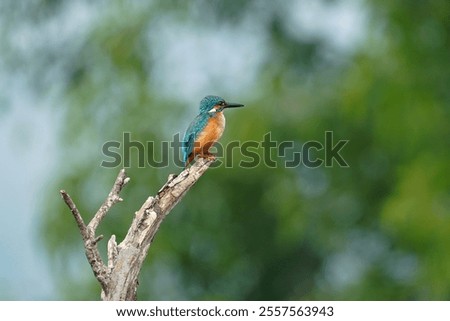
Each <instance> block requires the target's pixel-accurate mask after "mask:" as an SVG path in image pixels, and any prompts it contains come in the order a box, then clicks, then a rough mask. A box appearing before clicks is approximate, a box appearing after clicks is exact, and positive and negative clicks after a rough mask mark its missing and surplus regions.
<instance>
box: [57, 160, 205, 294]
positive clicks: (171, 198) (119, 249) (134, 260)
mask: <svg viewBox="0 0 450 321" xmlns="http://www.w3.org/2000/svg"><path fill="white" fill-rule="evenodd" d="M212 162H213V160H211V159H203V158H200V159H199V160H197V162H196V163H195V164H194V165H192V166H191V167H190V168H188V169H185V170H184V171H183V172H181V173H180V175H178V176H176V175H170V176H169V179H168V181H167V182H166V183H165V184H164V186H163V187H162V188H161V189H160V190H159V191H158V193H157V195H155V196H150V197H148V198H147V200H146V201H145V202H144V204H143V205H142V206H141V208H140V209H139V210H138V211H137V212H136V213H135V215H134V218H133V221H132V223H131V226H130V228H129V230H128V233H127V235H126V236H125V238H124V240H123V241H122V242H121V243H120V244H119V245H117V243H116V237H115V235H112V236H111V238H110V240H109V241H108V263H107V264H105V263H104V262H103V260H102V258H101V256H100V252H99V250H98V246H97V245H98V241H99V240H101V239H102V238H103V236H102V235H100V236H95V232H96V230H97V227H98V226H99V224H100V223H101V221H102V220H103V218H104V217H105V216H106V214H107V213H108V211H109V210H110V209H111V207H112V206H113V205H114V204H116V203H118V202H120V201H122V199H121V198H120V197H119V193H120V192H121V190H122V189H123V187H124V186H125V185H126V184H127V183H128V182H129V180H130V178H129V177H127V176H126V173H125V170H124V169H122V170H121V171H120V172H119V175H118V176H117V178H116V181H115V182H114V185H113V187H112V189H111V191H110V193H109V194H108V197H107V198H106V200H105V201H104V202H103V204H102V206H101V207H100V208H99V210H98V211H97V213H96V214H95V215H94V217H93V218H92V220H91V221H90V222H89V224H88V225H86V224H85V223H84V221H83V218H82V217H81V214H80V212H79V211H78V209H77V207H76V205H75V203H74V202H73V200H72V198H71V197H70V196H69V194H67V193H66V192H65V191H64V190H61V191H60V193H61V196H62V198H63V200H64V202H65V203H66V204H67V206H68V207H69V209H70V211H71V212H72V215H73V216H74V218H75V221H76V223H77V225H78V229H79V230H80V233H81V237H82V238H83V241H84V248H85V251H86V257H87V259H88V261H89V264H90V265H91V268H92V271H93V272H94V275H95V277H96V278H97V280H98V281H99V283H100V285H101V287H102V295H101V297H102V299H103V300H136V291H137V285H138V282H137V281H138V276H139V272H140V270H141V268H142V264H143V262H144V259H145V257H146V256H147V253H148V250H149V248H150V245H151V243H152V241H153V238H154V236H155V234H156V232H157V231H158V229H159V226H160V224H161V222H162V221H163V220H164V218H165V217H166V216H167V214H169V212H170V211H171V210H172V209H173V208H174V207H175V206H176V205H177V204H178V202H179V201H180V200H181V199H182V198H183V196H184V195H185V194H186V193H187V192H188V191H189V189H190V188H191V187H192V185H194V184H195V182H197V181H198V179H199V178H200V177H201V176H202V175H203V174H204V173H205V172H206V170H207V169H208V168H209V166H210V165H211V164H212Z"/></svg>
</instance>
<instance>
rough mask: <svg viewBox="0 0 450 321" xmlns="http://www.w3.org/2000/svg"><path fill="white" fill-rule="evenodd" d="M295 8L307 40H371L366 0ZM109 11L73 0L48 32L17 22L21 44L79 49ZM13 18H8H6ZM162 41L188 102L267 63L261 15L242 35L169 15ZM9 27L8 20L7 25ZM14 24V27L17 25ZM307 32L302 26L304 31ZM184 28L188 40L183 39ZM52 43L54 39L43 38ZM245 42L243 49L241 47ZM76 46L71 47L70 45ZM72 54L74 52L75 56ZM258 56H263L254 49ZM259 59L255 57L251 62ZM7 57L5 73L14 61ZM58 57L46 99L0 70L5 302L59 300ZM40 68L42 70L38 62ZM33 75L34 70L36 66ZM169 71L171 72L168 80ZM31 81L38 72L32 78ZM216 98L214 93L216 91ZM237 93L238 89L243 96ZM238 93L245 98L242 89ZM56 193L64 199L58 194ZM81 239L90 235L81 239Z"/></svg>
mask: <svg viewBox="0 0 450 321" xmlns="http://www.w3.org/2000/svg"><path fill="white" fill-rule="evenodd" d="M292 3H293V10H291V11H290V13H289V15H288V16H287V21H288V23H289V28H290V29H291V30H292V32H293V33H296V35H298V36H299V37H308V36H311V35H313V34H314V35H321V36H322V37H324V38H325V39H326V40H327V41H328V43H330V46H333V47H334V48H335V49H337V50H342V51H347V50H349V48H354V47H355V46H357V45H358V43H359V42H361V40H362V38H363V36H364V28H363V26H364V20H365V18H366V14H365V13H364V10H363V7H362V5H361V2H360V1H357V0H345V1H341V2H337V3H335V4H333V5H331V6H330V7H324V6H322V5H320V4H319V2H317V1H292ZM97 10H99V7H95V6H93V7H92V5H90V4H87V3H86V2H84V1H72V2H70V5H67V6H66V9H65V10H63V11H62V12H61V13H60V15H59V16H57V17H55V18H54V19H49V21H48V22H46V24H45V25H44V26H41V29H40V30H39V29H36V30H35V29H34V28H33V26H32V25H30V24H29V23H28V22H27V21H25V20H24V21H19V22H17V28H14V32H15V34H14V35H12V34H11V35H9V36H11V39H14V40H13V41H12V43H11V45H13V46H15V49H16V50H18V52H20V53H22V54H23V55H24V57H23V59H25V60H26V61H27V62H28V63H31V65H30V66H33V64H32V63H33V62H34V60H35V56H34V54H35V52H36V51H37V52H39V50H42V47H40V46H42V43H45V44H46V45H48V46H63V47H64V46H65V44H67V43H70V45H71V46H72V49H73V48H75V47H76V46H78V45H79V44H80V43H81V40H82V39H83V37H85V35H86V34H87V33H88V32H89V30H90V28H91V27H92V26H93V25H92V24H93V22H94V21H95V19H93V18H94V17H95V15H98V14H99V12H97ZM2 18H5V17H4V16H3V17H2V15H1V14H0V22H1V19H2ZM159 23H161V24H162V26H161V32H160V33H159V35H158V37H156V36H155V35H153V34H151V33H149V36H148V41H149V43H155V44H157V45H156V47H155V55H156V57H157V58H158V61H159V64H158V66H157V68H156V69H155V70H154V74H155V75H156V76H157V77H160V78H161V79H164V81H162V82H160V86H161V88H159V90H160V92H161V93H162V94H163V95H164V94H165V95H167V96H169V97H170V95H171V94H172V91H173V89H174V88H177V93H178V95H179V99H184V100H186V101H188V102H192V104H194V103H195V104H197V102H198V101H199V100H200V98H201V97H202V96H204V91H205V88H206V87H207V79H208V77H206V76H205V71H206V72H208V73H209V75H210V76H212V79H214V77H216V78H217V79H218V81H219V80H220V81H223V88H224V90H225V92H228V93H231V92H232V91H233V88H236V86H237V87H238V88H240V91H242V92H243V91H245V90H247V89H249V88H251V84H252V81H253V80H254V77H255V74H256V70H258V68H262V67H263V66H262V64H263V62H264V50H261V48H262V47H264V46H265V39H264V38H263V37H262V36H261V35H259V34H258V32H257V27H255V23H253V22H252V21H249V22H247V23H246V22H244V23H242V25H239V26H238V28H240V29H241V31H240V32H239V36H237V37H236V36H235V35H236V33H235V32H234V30H232V29H229V28H231V27H229V28H228V29H227V28H224V29H222V31H221V32H220V33H217V32H216V33H213V32H212V31H208V30H202V31H201V32H198V31H197V30H195V26H194V25H192V26H189V25H180V24H179V23H177V22H176V21H173V20H171V19H170V18H167V19H161V21H160V22H159ZM0 26H1V25H0ZM11 30H13V29H11ZM297 31H299V32H298V33H297ZM180 34H182V35H183V37H181V39H183V41H179V39H180V37H179V35H180ZM43 39H44V40H45V41H43ZM229 43H233V47H234V48H233V50H236V52H237V54H235V55H230V54H229V52H228V51H226V50H223V46H224V44H229ZM202 46H203V47H204V46H206V47H208V48H210V49H211V50H212V52H214V55H208V56H206V55H205V54H204V51H202V50H200V49H199V48H201V47H202ZM235 48H237V49H235ZM67 50H70V46H69V47H68V49H67ZM67 53H68V56H67V57H70V52H67ZM254 53H257V54H254ZM249 55H251V56H252V57H253V58H252V60H250V61H249V59H248V58H247V57H248V56H249ZM3 58H4V57H2V55H1V53H0V70H1V69H2V66H4V65H5V64H7V63H8V60H7V59H6V60H5V59H3ZM61 64H62V65H64V58H62V59H61V61H57V62H55V67H54V68H55V69H54V70H52V72H51V73H49V74H50V75H51V77H54V82H55V83H56V85H55V88H56V89H55V91H53V92H52V93H51V95H50V96H49V95H40V94H39V93H36V91H35V90H33V88H32V87H33V86H30V84H29V81H30V80H29V79H28V78H27V77H29V75H30V72H28V73H27V71H26V70H25V72H22V73H11V72H9V73H8V72H1V73H0V88H8V90H3V91H2V92H0V150H1V151H2V153H3V155H2V156H3V157H1V158H0V168H1V169H2V170H3V173H2V177H3V184H0V213H1V214H0V220H1V224H0V233H1V235H2V239H3V241H2V242H1V243H0V257H1V258H2V264H0V300H2V299H3V300H57V299H58V291H57V289H56V285H55V284H54V282H53V279H52V277H51V273H52V271H51V266H50V263H49V260H48V254H47V252H46V250H45V246H44V244H43V242H42V239H41V237H40V235H39V230H38V229H37V227H38V226H39V222H40V219H41V217H40V216H41V215H45V213H42V211H40V208H41V207H42V202H43V195H45V194H46V195H48V194H49V192H50V193H51V191H48V190H47V189H48V186H51V185H50V183H51V182H52V177H53V174H54V173H55V172H56V170H55V169H56V168H58V155H59V154H58V140H57V138H58V133H59V131H60V126H61V119H62V113H61V110H60V109H59V107H60V106H63V105H64V101H63V96H62V90H61V87H58V85H57V83H58V79H59V78H60V77H61V75H58V72H61V70H63V69H62V68H60V69H58V68H59V67H58V65H61ZM35 67H36V68H39V66H35ZM243 67H245V69H246V70H254V71H255V72H254V73H247V74H245V75H241V76H239V77H238V78H236V77H234V78H231V77H230V78H229V79H225V80H222V79H223V77H222V75H223V74H224V72H226V73H229V74H231V75H233V74H239V71H240V70H242V69H243ZM31 72H32V70H31ZM162 75H164V76H162ZM30 79H31V78H30ZM208 94H209V93H208ZM234 96H235V95H233V97H234ZM236 96H237V94H236ZM54 193H55V197H59V194H58V191H57V190H55V191H54ZM80 242H81V239H80Z"/></svg>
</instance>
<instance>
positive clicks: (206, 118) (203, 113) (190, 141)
mask: <svg viewBox="0 0 450 321" xmlns="http://www.w3.org/2000/svg"><path fill="white" fill-rule="evenodd" d="M242 106H244V105H242V104H234V103H227V102H225V100H224V99H223V98H221V97H219V96H206V97H205V98H203V99H202V100H201V101H200V108H199V114H198V115H197V116H196V117H195V119H194V120H193V121H192V123H191V124H190V125H189V127H188V129H187V130H186V133H185V134H184V138H183V145H182V150H183V162H184V163H185V166H187V165H189V163H190V162H191V161H192V160H193V159H194V158H195V156H196V155H198V154H200V155H202V156H208V155H209V156H211V155H212V154H210V153H209V152H208V149H209V148H210V147H211V146H212V145H213V144H214V143H215V141H216V140H217V139H218V138H220V135H222V132H223V129H224V128H223V127H224V126H225V117H224V116H223V113H222V111H223V110H224V108H231V107H242ZM210 122H211V123H210ZM208 124H210V126H208ZM222 125H223V126H222ZM218 127H222V128H220V129H218ZM205 129H206V131H207V133H204V131H205ZM201 134H205V135H202V136H201V137H202V138H201V140H203V141H198V138H199V136H200V135H201ZM206 134H210V135H206ZM204 137H208V138H209V140H208V139H206V140H205V138H204Z"/></svg>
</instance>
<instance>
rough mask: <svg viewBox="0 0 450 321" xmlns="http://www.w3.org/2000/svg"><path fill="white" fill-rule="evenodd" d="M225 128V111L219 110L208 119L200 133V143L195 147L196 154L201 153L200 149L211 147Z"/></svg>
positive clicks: (197, 140) (198, 141) (198, 140)
mask: <svg viewBox="0 0 450 321" xmlns="http://www.w3.org/2000/svg"><path fill="white" fill-rule="evenodd" d="M224 130H225V116H224V115H223V112H219V113H217V114H216V115H214V116H213V117H211V118H210V119H209V120H208V123H207V124H206V126H205V128H204V129H203V131H202V132H201V133H200V134H199V135H198V137H197V139H196V142H197V143H198V145H197V144H196V145H197V146H196V147H195V148H194V149H195V151H194V153H195V154H198V153H200V150H201V149H203V148H205V147H206V149H209V147H211V146H212V145H213V144H214V143H215V142H217V141H218V140H219V139H220V137H221V136H222V134H223V131H224ZM206 152H207V150H206Z"/></svg>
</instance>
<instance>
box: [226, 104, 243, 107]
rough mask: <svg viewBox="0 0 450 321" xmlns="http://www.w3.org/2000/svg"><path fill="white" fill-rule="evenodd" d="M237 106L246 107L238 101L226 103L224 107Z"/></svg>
mask: <svg viewBox="0 0 450 321" xmlns="http://www.w3.org/2000/svg"><path fill="white" fill-rule="evenodd" d="M235 107H244V105H243V104H238V103H226V105H225V107H224V108H235Z"/></svg>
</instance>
